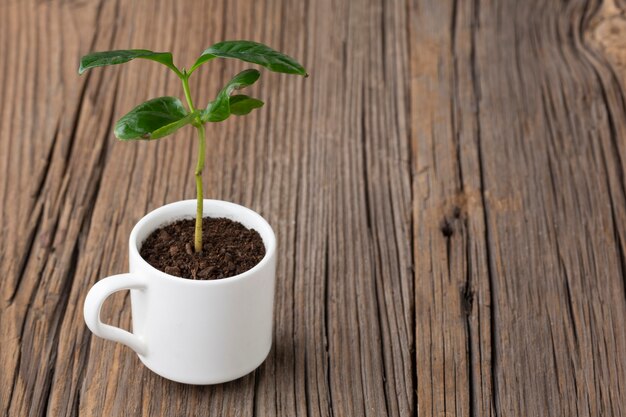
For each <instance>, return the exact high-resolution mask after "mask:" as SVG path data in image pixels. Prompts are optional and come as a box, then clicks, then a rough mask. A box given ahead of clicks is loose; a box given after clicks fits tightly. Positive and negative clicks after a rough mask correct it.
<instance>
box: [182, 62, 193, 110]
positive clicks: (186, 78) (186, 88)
mask: <svg viewBox="0 0 626 417" xmlns="http://www.w3.org/2000/svg"><path fill="white" fill-rule="evenodd" d="M181 80H183V90H184V91H185V98H186V99H187V104H188V105H189V111H190V112H193V111H196V108H195V107H194V106H193V100H192V99H191V93H190V92H189V74H187V72H186V71H185V72H184V73H183V77H182V78H181Z"/></svg>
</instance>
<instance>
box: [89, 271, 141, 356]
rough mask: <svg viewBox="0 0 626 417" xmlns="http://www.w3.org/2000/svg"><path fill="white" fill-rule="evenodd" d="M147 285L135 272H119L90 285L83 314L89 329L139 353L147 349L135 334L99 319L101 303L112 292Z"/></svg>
mask: <svg viewBox="0 0 626 417" xmlns="http://www.w3.org/2000/svg"><path fill="white" fill-rule="evenodd" d="M146 287H147V285H146V282H145V280H144V279H143V278H141V277H140V276H138V275H135V274H119V275H112V276H110V277H107V278H104V279H102V280H100V281H98V282H96V284H95V285H94V286H93V287H91V289H90V290H89V292H88V293H87V298H86V299H85V306H84V308H83V315H84V316H85V323H87V327H89V330H91V331H92V332H93V334H95V335H96V336H99V337H101V338H103V339H108V340H112V341H114V342H120V343H122V344H124V345H126V346H128V347H129V348H131V349H132V350H134V351H135V352H137V353H138V354H140V355H145V354H146V353H147V351H148V349H147V346H146V342H145V341H144V340H143V338H142V337H141V336H139V335H137V334H134V333H130V332H128V331H126V330H123V329H120V328H119V327H115V326H111V325H108V324H104V323H102V321H100V309H101V308H102V303H104V300H106V299H107V297H108V296H109V295H111V294H113V293H114V292H117V291H121V290H130V289H135V290H145V289H146Z"/></svg>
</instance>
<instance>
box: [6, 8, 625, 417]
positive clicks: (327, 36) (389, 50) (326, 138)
mask: <svg viewBox="0 0 626 417" xmlns="http://www.w3.org/2000/svg"><path fill="white" fill-rule="evenodd" d="M625 16H626V3H624V2H622V0H619V1H617V0H611V1H605V2H604V3H601V2H598V1H587V0H574V1H540V0H536V1H530V0H529V1H517V0H503V1H486V0H431V1H421V0H390V1H382V2H381V1H379V0H350V1H349V0H316V1H289V0H267V1H250V2H246V1H243V0H236V1H227V0H214V1H211V2H209V3H202V2H200V1H186V2H185V1H176V2H166V1H163V0H160V1H155V2H153V1H123V0H116V1H104V0H100V1H95V0H94V1H92V0H84V1H56V0H53V1H40V0H25V1H18V0H5V1H2V2H1V3H0V48H1V49H0V50H1V51H2V52H1V53H2V57H1V58H0V97H1V98H2V104H1V105H0V198H1V201H2V202H1V207H2V208H1V211H0V225H1V228H2V229H1V230H2V231H1V235H0V236H1V238H0V271H1V272H0V273H1V278H0V279H1V281H0V285H1V287H0V289H1V292H0V296H1V298H0V335H1V340H0V415H1V416H19V417H23V416H44V415H45V416H100V415H102V416H137V415H143V416H183V415H184V416H253V415H255V416H305V415H306V416H336V417H344V416H346V417H347V416H372V417H374V416H410V415H419V416H437V417H440V416H574V415H576V416H626V291H625V284H624V283H625V278H626V255H625V254H626V180H625V172H624V171H625V169H626V166H625V161H626V104H625V100H624V91H625V89H624V87H625V86H626V17H625ZM238 38H239V39H241V38H243V39H252V40H258V41H262V42H265V43H268V44H269V45H272V46H274V47H276V48H277V49H280V50H283V51H285V52H287V53H289V54H290V55H292V56H295V57H297V58H298V59H299V60H301V61H302V62H303V63H304V64H305V66H306V67H307V69H308V70H309V72H310V73H311V77H310V78H308V79H306V80H304V79H301V78H297V77H289V76H284V75H277V74H273V73H268V72H264V74H263V76H262V79H261V81H260V82H259V83H258V85H257V86H255V88H254V89H253V90H252V92H253V93H255V95H257V96H259V97H260V98H262V99H265V100H266V102H267V105H266V107H265V108H263V109H261V110H260V111H257V112H255V113H254V114H253V115H251V116H250V117H246V118H244V119H241V118H237V119H231V120H229V121H227V122H226V123H222V124H219V125H215V126H211V128H210V129H209V140H210V146H209V148H210V151H209V154H208V155H207V161H208V163H207V170H206V177H205V180H206V189H207V190H208V191H207V195H208V197H211V198H219V199H225V200H230V201H234V202H237V203H241V204H244V205H246V206H249V207H251V208H253V209H255V210H257V211H259V212H260V213H262V214H263V215H264V216H266V217H267V218H268V219H269V220H270V222H271V223H272V224H273V225H274V226H275V229H276V231H277V233H278V237H279V240H280V252H281V257H280V261H279V265H278V289H277V297H276V317H275V340H274V347H273V350H272V352H271V354H270V356H269V358H268V359H267V361H266V362H265V363H264V364H263V365H262V366H261V367H260V368H259V369H258V370H257V371H256V372H254V373H253V374H251V375H249V376H246V377H244V378H242V379H240V380H238V381H235V382H232V383H228V384H224V385H219V386H212V387H194V386H183V385H179V384H176V383H172V382H169V381H166V380H164V379H162V378H160V377H158V376H156V375H154V374H152V373H151V372H150V371H148V370H146V369H145V368H143V367H142V365H141V364H140V362H139V360H138V359H137V357H136V356H135V355H134V354H133V352H131V351H130V349H128V348H126V347H122V346H120V345H119V344H115V343H112V342H108V341H104V340H102V339H99V338H95V337H92V335H91V333H90V332H89V331H88V330H87V328H86V327H85V325H84V323H83V319H82V305H83V300H84V297H85V294H86V292H87V290H88V289H89V287H90V286H91V285H93V283H94V282H96V281H97V280H98V279H101V278H102V277H105V276H107V275H110V274H114V273H120V272H124V271H126V270H127V238H128V234H129V232H130V229H131V228H132V226H133V224H134V223H135V222H136V221H137V220H138V219H139V218H140V217H142V215H144V214H145V213H146V212H147V211H149V210H151V209H153V208H156V207H158V206H160V205H162V204H164V203H167V202H172V201H176V200H180V199H185V198H193V196H194V182H193V172H192V170H193V164H194V160H195V152H196V144H195V140H194V139H193V131H192V129H187V130H186V131H183V132H180V133H178V134H177V135H176V136H175V137H173V138H167V139H164V140H161V141H157V142H155V143H121V142H117V141H116V140H115V139H114V137H113V135H112V125H113V123H114V121H115V120H116V119H117V118H118V117H120V116H121V115H122V114H124V113H125V112H126V111H128V110H129V109H131V108H132V107H133V106H134V105H136V104H138V103H139V102H141V101H143V100H145V99H148V98H152V97H156V96H159V95H166V94H168V95H172V94H174V95H182V92H181V88H180V86H179V84H178V82H177V79H175V77H174V76H173V75H172V74H170V73H168V71H166V70H165V69H164V68H163V67H161V66H159V65H157V64H155V63H152V62H147V61H135V62H132V63H130V64H127V65H125V66H121V67H110V68H106V69H96V70H93V71H90V72H89V73H88V74H86V75H85V76H82V77H79V76H78V75H77V72H76V70H77V67H78V59H79V57H80V56H81V55H82V54H84V53H86V52H88V51H92V50H106V49H116V48H129V47H135V48H147V49H153V50H171V51H173V52H174V56H175V59H176V62H177V63H179V64H180V65H183V66H184V64H185V63H187V65H189V63H191V62H193V60H194V59H195V57H196V56H197V55H198V54H199V53H200V52H201V51H202V50H203V49H204V48H205V47H207V46H208V45H210V44H212V43H214V42H217V41H219V40H224V39H238ZM241 68H244V66H243V65H240V64H238V63H236V62H226V63H218V62H212V63H210V64H208V65H206V66H204V67H202V69H201V70H199V71H198V72H197V73H196V74H195V76H194V78H193V82H192V85H193V88H194V91H195V99H196V101H197V102H198V103H202V102H207V101H208V100H209V99H211V98H212V97H213V96H214V94H215V92H216V91H217V89H218V88H219V87H220V84H221V83H222V82H223V81H225V79H226V78H227V76H228V75H230V74H232V73H233V72H234V71H235V70H238V69H241ZM103 315H104V316H105V317H106V319H107V320H108V321H110V322H112V323H113V324H120V325H122V326H129V324H130V310H129V299H128V296H127V294H117V295H116V296H115V297H113V298H112V299H111V300H110V301H109V302H108V303H107V304H106V307H105V312H104V314H103Z"/></svg>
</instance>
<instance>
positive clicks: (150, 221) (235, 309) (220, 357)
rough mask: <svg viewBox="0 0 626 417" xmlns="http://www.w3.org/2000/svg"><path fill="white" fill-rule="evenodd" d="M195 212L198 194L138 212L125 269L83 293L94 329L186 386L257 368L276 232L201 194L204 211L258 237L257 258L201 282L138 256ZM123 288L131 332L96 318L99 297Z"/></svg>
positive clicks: (268, 326) (267, 317) (267, 337)
mask: <svg viewBox="0 0 626 417" xmlns="http://www.w3.org/2000/svg"><path fill="white" fill-rule="evenodd" d="M195 211H196V200H186V201H179V202H176V203H172V204H168V205H165V206H163V207H160V208H158V209H156V210H154V211H152V212H151V213H149V214H147V215H146V216H145V217H143V218H142V219H141V220H140V221H139V222H138V223H137V224H136V225H135V227H134V228H133V230H132V232H131V234H130V241H129V249H130V254H129V264H130V272H129V273H128V274H119V275H113V276H110V277H107V278H104V279H102V280H100V281H99V282H97V283H96V284H95V285H94V286H93V287H92V288H91V289H90V290H89V293H88V294H87V298H86V300H85V307H84V316H85V322H86V323H87V326H88V327H89V329H90V330H91V331H92V332H93V333H94V334H95V335H97V336H100V337H102V338H104V339H109V340H113V341H116V342H120V343H123V344H125V345H127V346H129V347H130V348H131V349H133V350H134V351H135V352H136V353H137V354H138V356H139V359H140V360H141V361H142V362H143V363H144V365H146V366H147V367H148V368H149V369H151V370H152V371H154V372H155V373H157V374H159V375H161V376H163V377H165V378H167V379H171V380H173V381H177V382H182V383H186V384H199V385H204V384H218V383H222V382H226V381H231V380H233V379H237V378H239V377H242V376H244V375H246V374H248V373H249V372H251V371H253V370H254V369H256V368H257V367H258V366H259V365H260V364H261V363H263V361H264V360H265V358H266V357H267V355H268V353H269V351H270V348H271V346H272V322H273V319H272V315H273V305H274V282H275V276H276V237H275V236H274V232H273V230H272V228H271V226H270V225H269V224H268V223H267V221H266V220H265V219H263V217H261V216H260V215H259V214H257V213H255V212H254V211H252V210H250V209H248V208H245V207H243V206H240V205H237V204H233V203H228V202H225V201H219V200H204V216H210V217H226V218H228V219H231V220H235V221H238V222H240V223H241V224H243V225H244V226H246V227H248V228H252V229H254V230H256V231H257V232H258V233H259V234H260V235H261V238H262V239H263V243H264V244H265V257H263V259H262V260H261V262H259V263H258V264H257V265H256V266H255V267H253V268H252V269H250V270H249V271H246V272H244V273H242V274H239V275H236V276H233V277H229V278H223V279H219V280H213V281H199V280H191V279H185V278H179V277H175V276H172V275H169V274H166V273H164V272H161V271H159V270H157V269H156V268H153V267H152V266H151V265H150V264H148V263H147V262H146V261H145V260H144V259H143V258H142V257H141V256H140V255H139V249H140V248H141V244H142V243H143V241H144V240H145V239H146V238H147V237H148V235H149V234H150V233H151V232H153V231H154V230H156V229H157V228H159V227H160V226H162V225H164V224H168V223H171V222H172V221H175V220H179V219H182V218H193V217H194V215H195ZM125 289H129V290H130V297H131V305H132V328H133V332H132V333H130V332H128V331H126V330H123V329H120V328H118V327H114V326H110V325H108V324H104V323H102V321H100V309H101V307H102V303H103V302H104V300H105V299H106V298H107V297H108V296H109V295H111V294H113V293H114V292H116V291H120V290H125Z"/></svg>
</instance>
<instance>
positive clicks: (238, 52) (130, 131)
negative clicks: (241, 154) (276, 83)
mask: <svg viewBox="0 0 626 417" xmlns="http://www.w3.org/2000/svg"><path fill="white" fill-rule="evenodd" d="M135 58H142V59H149V60H151V61H156V62H158V63H161V64H163V65H165V66H166V67H168V68H169V69H170V70H172V71H173V72H174V73H175V74H176V76H177V77H178V78H180V80H181V81H182V85H183V91H184V94H185V100H186V101H187V108H185V106H184V105H183V103H182V102H181V101H180V100H179V99H178V98H176V97H158V98H154V99H152V100H148V101H146V102H145V103H142V104H140V105H138V106H137V107H135V108H134V109H133V110H131V111H130V112H129V113H128V114H126V115H125V116H123V117H122V118H121V119H120V120H118V121H117V123H116V124H115V131H114V132H115V136H116V137H117V138H118V139H120V140H154V139H160V138H162V137H165V136H168V135H171V134H172V133H174V132H176V131H177V130H178V129H180V128H181V127H183V126H186V125H191V126H193V127H194V128H195V129H196V130H197V132H198V143H199V146H198V162H197V164H196V170H195V175H196V198H197V201H198V203H197V210H196V227H195V237H194V248H195V251H196V252H200V251H201V250H202V213H203V207H202V203H203V193H202V170H203V168H204V156H205V148H206V138H205V128H204V125H205V124H206V123H216V122H221V121H224V120H226V119H227V118H228V117H229V116H230V115H231V114H234V115H236V116H243V115H246V114H248V113H250V112H251V111H252V110H254V109H258V108H259V107H261V106H263V102H262V101H261V100H259V99H256V98H252V97H249V96H246V95H240V94H236V95H233V92H234V91H235V90H239V89H242V88H244V87H248V86H250V85H252V84H254V83H255V82H256V81H257V80H258V79H259V77H260V76H261V73H260V72H259V71H257V70H256V69H248V70H245V71H242V72H240V73H239V74H237V75H235V77H233V79H231V80H230V81H229V82H228V83H227V84H226V86H224V88H222V90H221V91H220V92H219V93H218V94H217V97H216V98H215V100H213V101H211V102H209V103H208V105H207V107H206V108H204V109H202V108H196V107H195V106H194V103H193V99H192V97H191V92H190V91H189V77H190V76H191V74H193V72H194V71H195V70H196V69H198V67H200V66H201V65H202V64H204V63H206V62H208V61H210V60H212V59H214V58H234V59H239V60H241V61H245V62H250V63H252V64H258V65H261V66H263V67H265V68H267V69H269V70H270V71H274V72H282V73H286V74H296V75H302V76H304V77H307V76H308V74H307V73H306V71H305V69H304V67H302V65H300V64H299V63H298V62H296V60H294V59H293V58H291V57H289V56H287V55H285V54H283V53H280V52H278V51H275V50H273V49H271V48H270V47H268V46H265V45H263V44H260V43H257V42H252V41H225V42H219V43H216V44H215V45H213V46H211V47H210V48H208V49H206V50H205V51H204V52H202V54H201V55H200V57H199V58H198V59H197V60H196V62H195V63H194V64H193V65H192V66H191V68H190V69H189V70H186V69H184V68H183V69H179V68H178V67H176V65H174V60H173V58H172V54H171V53H170V52H152V51H148V50H145V49H129V50H119V51H106V52H93V53H90V54H87V55H85V56H83V57H82V58H81V60H80V68H79V69H78V73H79V74H82V73H84V72H85V71H87V70H88V69H90V68H94V67H102V66H105V65H116V64H123V63H125V62H128V61H131V60H133V59H135Z"/></svg>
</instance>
